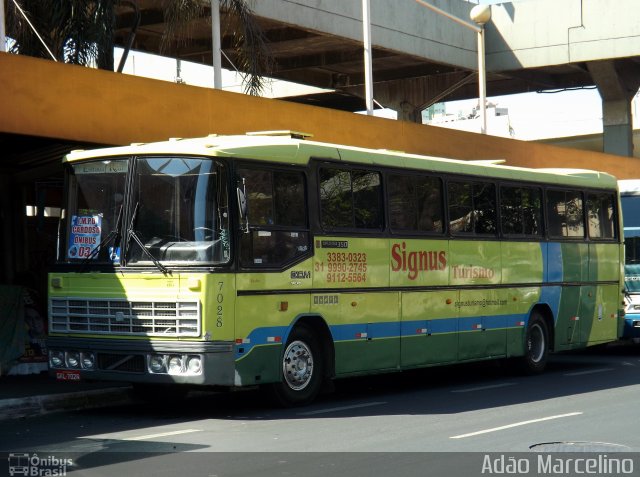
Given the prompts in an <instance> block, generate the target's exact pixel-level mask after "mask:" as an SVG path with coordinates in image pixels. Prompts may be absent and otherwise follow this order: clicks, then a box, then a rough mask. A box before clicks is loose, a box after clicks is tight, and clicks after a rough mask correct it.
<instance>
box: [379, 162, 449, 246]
mask: <svg viewBox="0 0 640 477" xmlns="http://www.w3.org/2000/svg"><path fill="white" fill-rule="evenodd" d="M388 184H389V223H390V225H391V229H392V230H396V231H414V232H415V231H419V232H437V233H442V228H443V223H442V215H443V213H442V184H441V181H440V179H439V178H437V177H427V176H416V175H398V174H392V175H390V176H389V182H388Z"/></svg>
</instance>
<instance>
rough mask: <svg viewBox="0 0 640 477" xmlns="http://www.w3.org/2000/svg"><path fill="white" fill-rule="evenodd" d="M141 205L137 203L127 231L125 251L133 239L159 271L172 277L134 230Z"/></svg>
mask: <svg viewBox="0 0 640 477" xmlns="http://www.w3.org/2000/svg"><path fill="white" fill-rule="evenodd" d="M139 205H140V202H136V206H135V207H134V209H133V214H131V220H130V221H129V227H128V229H127V234H128V235H127V243H126V247H125V250H128V249H129V242H130V240H131V238H133V240H134V241H135V243H137V244H138V246H139V247H140V248H141V249H142V252H143V253H144V254H145V255H146V256H147V257H149V259H150V260H151V261H152V262H153V264H154V265H155V266H156V267H157V268H158V270H160V271H161V272H162V273H164V274H165V275H171V272H170V271H169V269H168V268H167V267H165V266H164V265H162V263H160V261H159V260H158V259H157V258H156V257H154V256H153V254H152V253H151V252H149V250H147V247H145V246H144V244H143V243H142V240H140V237H138V234H136V232H135V230H133V223H134V222H135V220H136V215H137V214H138V206H139Z"/></svg>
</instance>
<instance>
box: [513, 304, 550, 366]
mask: <svg viewBox="0 0 640 477" xmlns="http://www.w3.org/2000/svg"><path fill="white" fill-rule="evenodd" d="M549 344H550V342H549V328H548V326H547V322H546V321H545V320H544V318H543V316H542V315H541V314H540V312H538V311H533V312H532V313H531V316H530V318H529V324H528V325H527V334H526V336H525V341H524V356H523V357H522V359H521V361H520V364H521V368H522V371H524V372H525V373H526V374H538V373H541V372H542V371H544V368H545V367H546V365H547V359H548V357H549Z"/></svg>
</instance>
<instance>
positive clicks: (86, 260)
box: [80, 205, 122, 271]
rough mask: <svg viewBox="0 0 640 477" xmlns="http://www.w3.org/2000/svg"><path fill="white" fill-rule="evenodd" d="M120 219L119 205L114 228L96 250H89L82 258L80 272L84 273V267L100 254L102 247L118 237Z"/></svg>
mask: <svg viewBox="0 0 640 477" xmlns="http://www.w3.org/2000/svg"><path fill="white" fill-rule="evenodd" d="M121 219H122V205H120V210H118V218H117V219H116V228H115V229H113V230H112V231H111V232H109V233H108V234H107V236H106V237H105V238H104V239H102V241H101V242H100V244H98V246H97V247H96V248H94V249H93V250H91V253H90V254H89V255H87V256H86V257H85V258H84V260H83V261H82V262H81V263H80V265H81V267H82V268H81V270H80V271H84V270H85V267H86V266H87V265H88V264H89V262H91V260H93V259H94V258H95V257H96V256H97V255H98V254H99V253H100V250H102V249H103V248H104V247H106V246H107V245H109V243H110V242H111V241H112V240H113V239H115V238H116V237H119V236H120V223H121ZM115 246H116V243H114V248H115Z"/></svg>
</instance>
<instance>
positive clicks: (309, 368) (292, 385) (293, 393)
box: [269, 325, 324, 406]
mask: <svg viewBox="0 0 640 477" xmlns="http://www.w3.org/2000/svg"><path fill="white" fill-rule="evenodd" d="M323 371H324V363H323V360H322V356H321V353H320V345H319V344H318V340H317V339H316V337H315V336H314V335H313V332H312V331H311V329H310V328H309V327H307V326H304V325H298V326H296V327H295V328H294V329H293V331H292V332H291V335H290V336H289V339H288V340H287V344H286V345H285V349H284V353H283V354H282V360H281V363H280V382H277V383H273V384H271V385H270V386H269V391H270V394H271V397H272V399H273V400H274V401H275V403H276V404H278V405H281V406H300V405H303V404H308V403H310V402H311V401H313V400H314V399H315V397H316V396H317V395H318V393H319V392H320V388H321V386H322V376H323Z"/></svg>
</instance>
